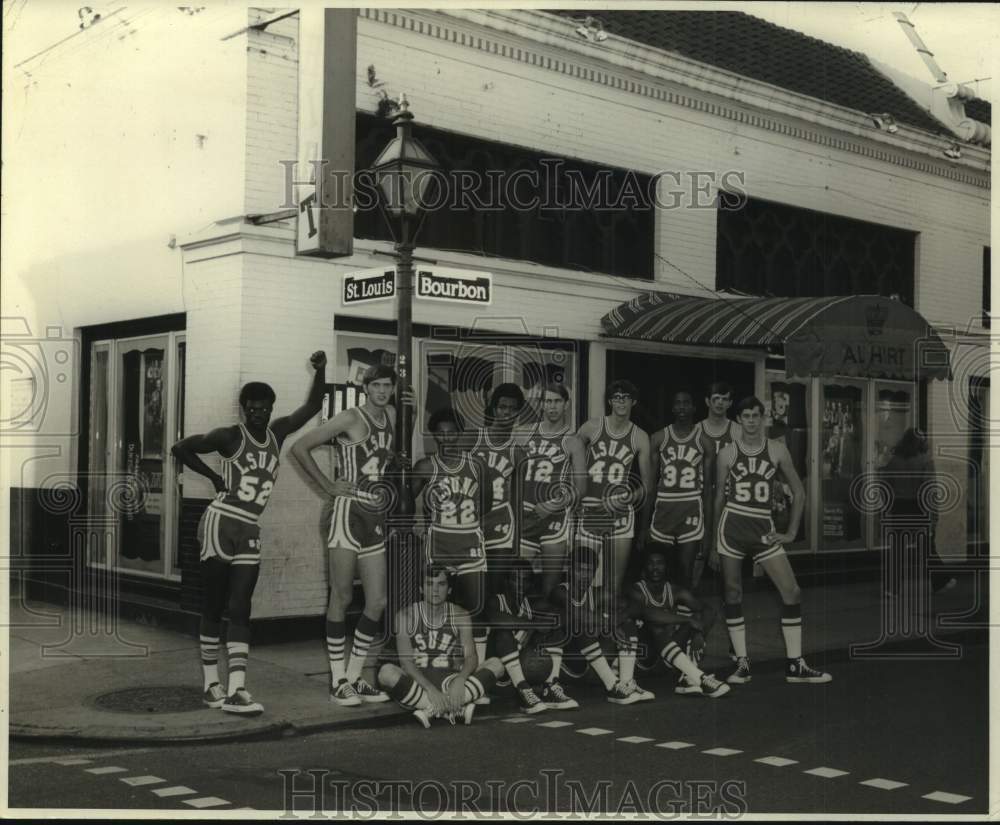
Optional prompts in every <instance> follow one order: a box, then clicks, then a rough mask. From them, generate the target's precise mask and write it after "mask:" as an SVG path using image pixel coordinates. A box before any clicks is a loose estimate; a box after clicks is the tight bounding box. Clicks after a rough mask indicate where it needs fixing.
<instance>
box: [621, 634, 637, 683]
mask: <svg viewBox="0 0 1000 825" xmlns="http://www.w3.org/2000/svg"><path fill="white" fill-rule="evenodd" d="M638 648H639V639H638V637H637V636H629V637H628V638H627V639H622V640H621V641H620V642H619V644H618V678H619V679H621V680H622V681H623V682H631V681H632V679H634V678H635V658H636V654H637V652H638Z"/></svg>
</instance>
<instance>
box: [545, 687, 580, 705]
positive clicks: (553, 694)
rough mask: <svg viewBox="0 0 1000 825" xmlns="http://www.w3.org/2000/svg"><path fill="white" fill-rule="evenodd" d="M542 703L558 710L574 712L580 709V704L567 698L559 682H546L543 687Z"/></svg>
mask: <svg viewBox="0 0 1000 825" xmlns="http://www.w3.org/2000/svg"><path fill="white" fill-rule="evenodd" d="M542 701H543V702H545V704H546V705H548V706H549V707H550V708H555V709H556V710H573V709H574V708H578V707H580V703H579V702H577V701H576V699H572V698H570V697H569V696H567V695H566V691H565V690H563V686H562V685H560V684H559V683H558V682H546V683H545V684H544V685H542Z"/></svg>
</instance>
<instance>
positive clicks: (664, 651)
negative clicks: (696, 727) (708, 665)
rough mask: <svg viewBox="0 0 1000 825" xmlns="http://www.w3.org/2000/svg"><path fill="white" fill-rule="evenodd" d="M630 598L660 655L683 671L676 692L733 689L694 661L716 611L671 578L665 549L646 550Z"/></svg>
mask: <svg viewBox="0 0 1000 825" xmlns="http://www.w3.org/2000/svg"><path fill="white" fill-rule="evenodd" d="M628 598H629V614H630V615H631V616H633V617H634V618H637V619H641V620H642V622H643V626H644V627H645V628H646V629H647V630H648V632H649V634H650V636H651V637H652V639H653V643H654V644H655V645H656V646H657V648H658V650H659V653H660V658H661V659H663V661H664V663H665V664H666V665H667V666H668V667H671V668H673V669H675V670H677V671H680V673H681V680H680V681H679V682H678V684H677V687H676V688H675V691H674V692H675V693H681V694H689V693H694V694H700V695H702V696H708V697H709V698H711V699H715V698H718V697H719V696H724V695H725V694H727V693H729V685H727V684H726V683H725V682H723V681H721V680H719V679H716V678H715V676H713V675H712V674H710V673H704V672H703V671H702V670H701V668H699V667H698V665H697V664H696V662H695V661H694V659H697V653H695V651H697V650H700V649H701V648H702V647H703V646H704V637H703V634H704V633H705V632H707V631H708V629H709V628H710V627H711V625H712V621H713V620H714V618H715V615H714V613H713V611H712V609H711V608H710V607H708V605H704V604H702V602H700V601H699V600H698V599H697V598H696V597H695V596H694V595H692V594H691V593H690V592H689V591H687V590H684V589H682V588H675V587H673V586H672V585H671V584H670V582H668V581H667V559H666V555H665V554H664V553H663V552H662V551H660V550H656V549H652V550H648V551H647V552H646V560H645V564H643V568H642V578H641V579H640V580H639V581H637V582H636V583H635V584H633V585H632V587H631V588H630V589H629V591H628ZM682 608H683V611H682ZM685 650H688V651H690V652H691V654H692V655H690V656H689V655H688V653H686V652H685Z"/></svg>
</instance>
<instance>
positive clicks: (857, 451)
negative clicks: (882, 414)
mask: <svg viewBox="0 0 1000 825" xmlns="http://www.w3.org/2000/svg"><path fill="white" fill-rule="evenodd" d="M863 413H864V389H863V388H862V387H860V386H854V385H849V384H827V385H825V386H824V387H823V406H822V414H823V434H822V438H821V440H820V465H821V467H822V490H821V497H820V498H821V501H822V506H823V520H822V531H823V542H822V547H823V549H825V550H832V549H842V548H845V547H855V546H858V545H859V544H861V543H862V541H863V538H864V536H863V524H862V518H861V514H860V513H859V511H858V509H857V508H856V507H855V506H854V505H853V504H852V502H851V484H852V482H853V481H854V478H855V476H857V475H858V474H859V473H861V472H863V470H864V443H865V442H864V415H863Z"/></svg>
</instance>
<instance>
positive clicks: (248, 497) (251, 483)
mask: <svg viewBox="0 0 1000 825" xmlns="http://www.w3.org/2000/svg"><path fill="white" fill-rule="evenodd" d="M258 484H260V479H259V478H257V476H243V478H241V479H240V488H239V489H238V490H237V491H236V497H237V498H238V499H239V500H240V501H252V502H253V503H254V504H257V505H259V506H260V507H263V506H264V505H265V504H267V500H268V498H269V497H270V495H271V489H272V488H273V487H274V482H273V481H271V480H270V479H268V480H267V481H265V482H264V483H263V484H261V485H260V491H259V492H258V491H257V485H258Z"/></svg>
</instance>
